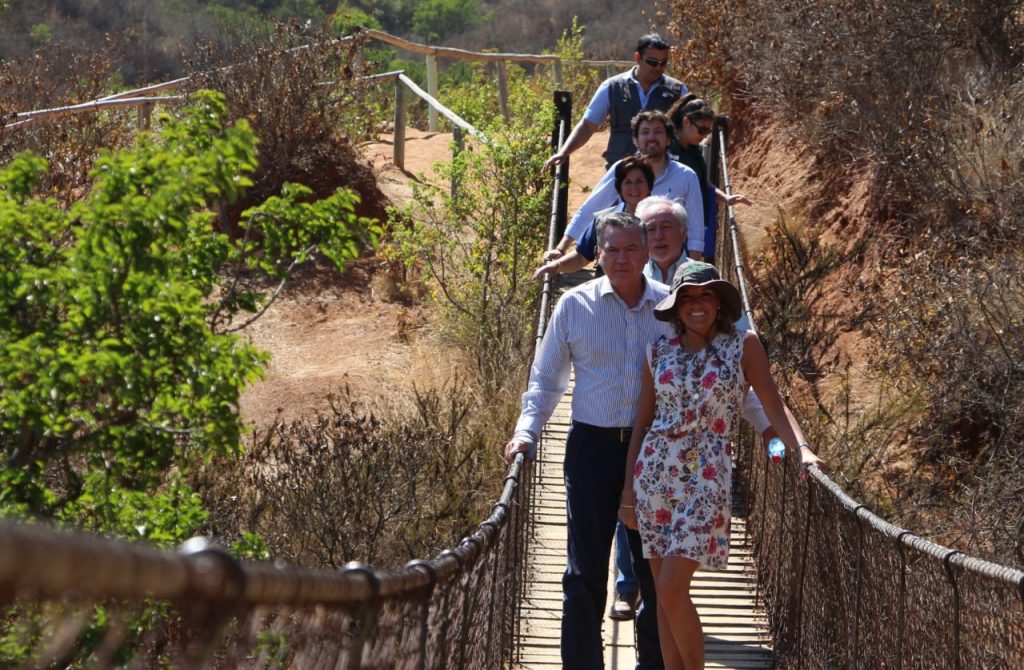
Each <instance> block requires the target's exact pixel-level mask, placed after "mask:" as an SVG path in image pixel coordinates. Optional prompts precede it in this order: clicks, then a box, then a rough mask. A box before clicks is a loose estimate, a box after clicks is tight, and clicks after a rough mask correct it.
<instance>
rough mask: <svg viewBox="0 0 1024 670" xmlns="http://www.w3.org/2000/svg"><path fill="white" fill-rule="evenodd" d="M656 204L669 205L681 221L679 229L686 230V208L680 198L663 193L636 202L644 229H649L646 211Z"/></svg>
mask: <svg viewBox="0 0 1024 670" xmlns="http://www.w3.org/2000/svg"><path fill="white" fill-rule="evenodd" d="M655 205H668V206H669V207H670V208H671V209H672V216H674V217H675V218H676V221H678V222H679V230H681V231H683V232H684V233H685V232H686V222H687V216H686V208H685V207H683V204H682V203H681V202H679V201H678V200H673V199H672V198H666V197H665V196H663V195H649V196H647V197H646V198H644V199H643V200H641V201H640V202H638V203H637V204H636V215H637V217H639V218H640V222H641V223H642V224H643V227H644V230H647V223H646V222H644V220H643V219H644V213H645V212H646V211H647V210H649V209H650V208H651V207H654V206H655Z"/></svg>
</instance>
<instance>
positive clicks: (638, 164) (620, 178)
mask: <svg viewBox="0 0 1024 670" xmlns="http://www.w3.org/2000/svg"><path fill="white" fill-rule="evenodd" d="M633 170H640V171H641V172H643V174H644V179H646V180H647V190H651V189H653V188H654V170H653V169H652V168H651V164H650V163H648V162H647V159H645V158H642V157H640V156H627V157H626V158H623V159H622V160H621V161H619V162H618V163H616V165H615V192H616V193H618V194H619V195H620V196H621V195H622V182H624V181H625V180H626V175H627V174H629V173H630V172H632V171H633Z"/></svg>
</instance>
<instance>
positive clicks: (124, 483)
mask: <svg viewBox="0 0 1024 670" xmlns="http://www.w3.org/2000/svg"><path fill="white" fill-rule="evenodd" d="M192 102H193V104H192V106H190V107H188V108H186V109H185V110H184V112H183V115H182V116H181V117H180V118H170V117H165V118H164V119H162V120H161V129H160V132H159V134H156V135H150V134H142V135H140V137H139V139H138V141H137V143H136V145H135V147H134V148H132V149H130V150H120V151H107V152H103V153H102V154H101V156H100V158H99V159H98V160H97V161H96V168H95V169H94V170H93V173H92V177H93V179H94V182H93V185H92V189H91V191H90V193H89V195H88V196H87V197H86V198H85V199H84V200H82V201H80V202H78V203H76V204H75V205H73V206H72V207H71V208H70V209H69V210H65V209H63V208H61V207H59V206H58V204H57V203H56V202H55V201H54V200H53V199H52V198H50V197H47V196H37V195H35V194H34V192H33V190H32V189H33V187H34V185H35V184H36V183H37V181H38V179H39V176H40V175H41V174H42V172H43V170H44V169H45V161H43V160H41V159H39V158H36V157H32V156H21V157H19V158H17V159H16V160H15V161H14V162H13V163H12V164H11V165H10V166H8V167H7V168H4V169H3V170H0V257H2V260H3V267H4V268H5V272H4V273H3V274H2V277H0V454H2V459H3V461H2V464H0V481H2V483H3V485H2V486H0V509H4V510H7V511H9V512H11V511H13V512H20V513H34V514H41V515H44V516H52V517H60V518H62V519H64V520H66V521H81V522H84V523H87V524H89V525H95V526H96V527H98V528H101V529H103V530H106V531H108V532H111V531H117V532H122V533H123V532H124V527H125V525H126V522H125V521H124V520H123V519H122V518H121V517H122V516H123V513H122V511H120V510H119V509H118V508H119V507H125V506H129V507H130V506H131V505H132V504H137V503H138V502H139V499H138V498H132V494H131V493H130V491H141V490H148V489H152V488H154V487H157V486H159V485H160V484H161V483H163V482H164V481H165V478H166V477H167V475H168V473H173V472H174V471H175V469H181V468H185V467H186V465H187V464H188V462H190V460H191V459H192V457H193V455H194V454H203V455H206V456H213V455H229V454H237V453H238V451H239V449H240V435H241V426H240V422H239V417H238V408H237V406H238V395H239V392H240V391H241V389H242V388H243V387H244V386H245V385H246V384H247V383H249V382H250V381H252V380H254V379H256V378H258V377H259V376H260V375H261V374H262V368H263V364H264V362H265V361H266V355H265V354H264V353H262V352H260V351H259V350H257V349H256V348H255V347H254V346H252V345H251V344H250V343H249V342H248V341H246V340H244V339H242V338H240V337H239V336H237V335H234V334H231V333H230V332H226V331H227V329H228V328H229V327H237V322H238V321H240V320H243V319H244V318H246V317H249V318H251V314H252V313H256V314H257V315H258V313H259V311H260V310H261V309H262V308H264V307H265V306H266V305H267V304H268V302H269V301H270V300H272V299H273V294H271V293H270V292H269V291H268V290H267V289H266V288H264V287H263V286H261V285H259V284H257V283H253V282H245V281H238V278H239V277H242V278H245V277H251V276H263V277H269V278H273V279H275V280H278V281H284V280H286V279H288V277H289V276H290V275H291V273H292V271H293V269H294V268H295V267H296V266H297V265H298V264H300V263H302V262H303V261H304V260H306V259H308V258H310V256H311V255H312V254H313V253H316V252H320V253H322V254H323V255H324V256H326V257H327V258H329V259H330V260H331V261H333V262H334V263H336V264H337V265H342V264H344V263H345V262H346V261H347V260H350V259H352V258H355V257H356V256H357V255H358V254H359V252H360V250H361V248H362V247H363V245H364V244H370V243H373V241H374V239H375V234H376V230H377V229H376V228H375V227H374V226H373V225H371V224H370V223H369V222H368V221H366V220H363V219H359V218H357V217H356V216H355V214H354V212H353V208H354V205H355V199H354V198H353V196H352V195H351V194H350V193H347V192H339V193H337V194H335V195H334V196H331V197H329V198H326V199H323V200H320V201H318V202H315V203H308V202H300V200H304V199H306V198H307V197H308V195H309V191H308V190H307V189H303V188H301V187H298V186H290V185H286V186H285V187H284V188H283V189H282V194H281V196H279V197H274V198H271V199H269V200H268V201H267V202H266V203H264V204H262V205H261V206H259V207H257V208H253V209H251V210H249V211H248V212H246V217H247V221H248V222H249V224H250V229H249V232H248V233H247V235H246V236H245V237H243V238H242V239H236V240H232V239H231V238H229V237H228V236H227V235H225V234H223V233H220V232H218V231H217V230H216V229H215V226H214V223H215V221H216V215H215V211H216V210H217V209H218V208H219V207H222V206H224V205H229V204H231V203H233V202H235V201H237V200H238V199H239V198H240V197H241V196H242V194H243V193H244V191H245V189H246V188H247V187H248V186H249V185H250V183H251V182H250V179H249V174H250V173H251V172H252V170H253V169H254V168H255V167H256V159H255V146H256V139H255V137H254V135H253V133H252V131H251V130H250V129H249V126H248V124H247V123H245V122H244V121H240V122H238V123H236V124H234V125H233V126H227V125H226V118H227V111H226V108H225V106H224V101H223V97H222V96H220V95H218V94H214V93H211V92H201V93H197V94H196V95H195V96H194V97H193V101H192ZM257 239H258V240H260V241H261V242H262V244H257V243H256V240H257ZM96 473H103V478H102V479H97V478H96V477H97V476H98V475H96ZM171 481H172V482H173V478H172V480H171ZM107 485H113V486H114V487H115V493H116V494H117V495H118V496H121V497H120V498H119V499H118V501H117V503H118V504H117V505H115V508H114V509H103V510H102V514H101V516H102V518H101V517H97V516H96V514H98V513H100V511H99V510H98V508H97V505H100V506H101V507H102V504H100V503H97V501H96V498H97V490H98V489H99V488H103V486H107ZM172 489H173V485H172ZM118 491H120V492H118ZM172 493H173V490H172ZM173 495H174V496H177V499H178V500H181V499H182V498H181V497H180V495H184V494H173ZM90 496H91V498H92V499H91V500H89V499H88V498H89V497H90ZM107 502H110V501H107ZM140 513H143V515H144V516H145V514H146V513H145V512H143V511H142V510H140ZM153 513H154V514H156V515H157V516H159V515H160V514H161V512H160V511H159V510H156V509H154V510H153ZM195 521H196V517H195V515H189V516H188V517H187V518H183V523H182V527H183V528H184V527H188V528H192V527H194V526H195ZM127 525H131V524H130V523H128V524H127ZM156 525H157V526H161V527H162V525H161V524H156ZM163 535H166V537H164V536H163ZM163 535H162V536H161V538H160V539H162V540H166V541H173V540H174V539H176V538H177V536H175V535H174V533H173V532H172V531H168V533H164V534H163Z"/></svg>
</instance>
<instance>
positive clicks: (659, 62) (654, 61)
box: [643, 56, 668, 67]
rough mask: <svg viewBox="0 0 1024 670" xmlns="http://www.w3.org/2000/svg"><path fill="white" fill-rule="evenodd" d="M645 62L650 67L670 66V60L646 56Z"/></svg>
mask: <svg viewBox="0 0 1024 670" xmlns="http://www.w3.org/2000/svg"><path fill="white" fill-rule="evenodd" d="M643 61H644V62H645V63H647V64H648V65H650V66H651V67H665V66H666V65H668V58H662V59H658V58H650V57H648V56H644V57H643Z"/></svg>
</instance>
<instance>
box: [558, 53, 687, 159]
mask: <svg viewBox="0 0 1024 670" xmlns="http://www.w3.org/2000/svg"><path fill="white" fill-rule="evenodd" d="M669 50H670V47H669V45H668V42H666V41H665V39H664V38H663V37H662V36H661V35H659V34H658V33H650V34H648V35H644V36H643V37H641V38H640V40H639V41H638V42H637V45H636V52H635V53H634V54H633V60H634V62H635V63H636V65H634V66H633V67H632V68H631V69H630V70H629V71H628V72H623V73H622V74H619V75H616V76H614V77H610V78H608V79H605V80H604V82H602V83H601V86H600V87H599V88H598V89H597V92H596V93H594V97H593V98H592V99H591V101H590V106H589V107H587V111H586V112H585V113H584V114H583V118H582V119H580V122H579V123H577V124H576V127H575V128H573V130H572V133H570V134H569V137H568V138H567V139H566V140H565V143H564V144H563V145H562V147H561V148H560V149H559V150H558V151H557V152H556V153H555V154H554V155H553V156H551V158H549V159H548V160H547V161H546V162H545V163H544V168H545V169H547V168H549V167H552V166H554V165H558V164H560V163H562V162H564V161H565V160H566V159H567V158H568V157H569V154H571V153H572V152H574V151H576V150H577V149H579V148H580V147H582V146H583V145H584V144H586V143H587V141H589V140H590V138H591V137H592V136H593V134H594V133H595V132H596V131H597V129H598V128H599V127H600V126H601V124H602V123H604V120H605V119H610V133H609V135H608V148H607V149H606V150H605V153H604V161H605V167H606V168H607V167H610V166H611V165H612V164H613V163H615V162H616V161H618V160H621V159H623V158H625V157H626V156H632V155H633V154H634V153H635V152H636V151H637V147H636V145H635V144H634V143H633V135H632V132H631V129H630V121H632V119H633V117H634V116H636V115H637V114H638V113H639V112H642V111H644V110H658V111H662V112H667V111H668V110H669V108H670V107H672V105H673V103H675V101H676V100H678V99H679V98H681V97H682V96H684V95H686V85H685V84H683V82H681V81H679V80H678V79H673V78H672V77H668V76H666V75H665V67H666V66H667V65H668V59H669Z"/></svg>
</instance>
